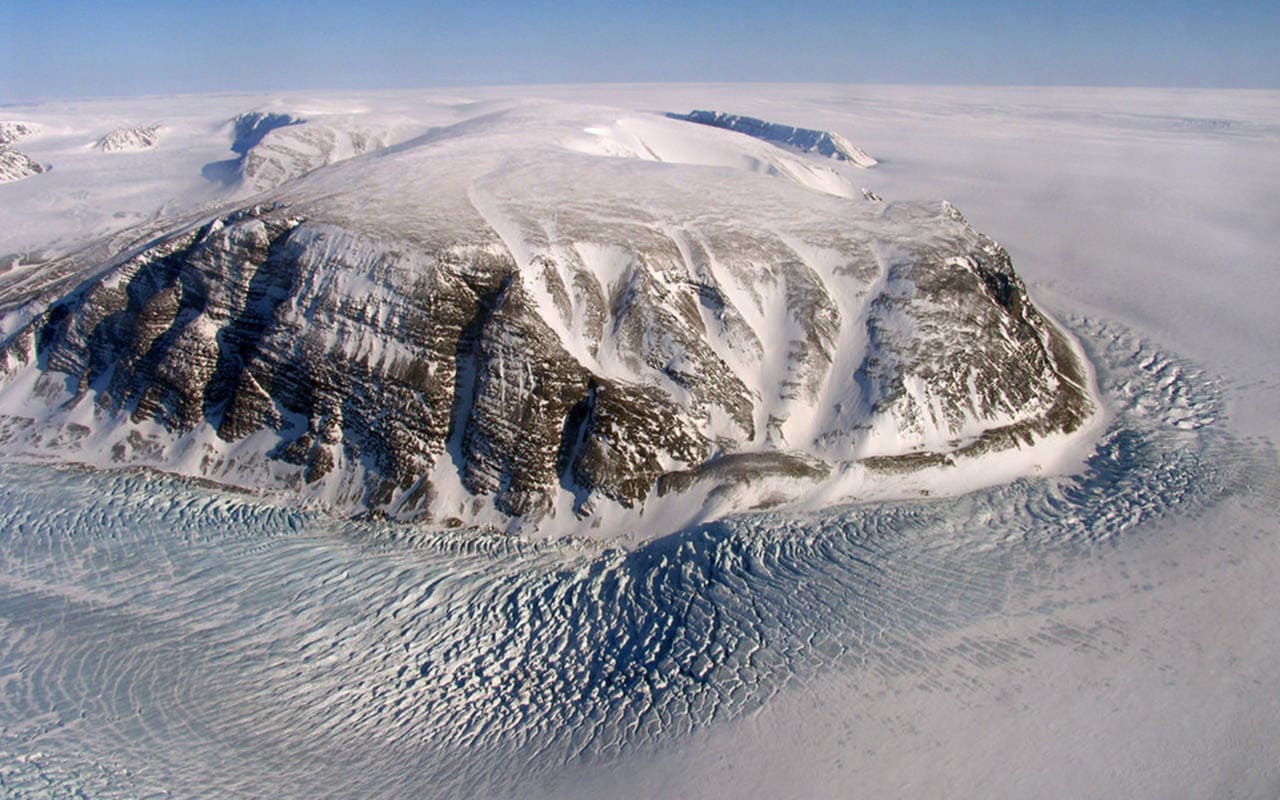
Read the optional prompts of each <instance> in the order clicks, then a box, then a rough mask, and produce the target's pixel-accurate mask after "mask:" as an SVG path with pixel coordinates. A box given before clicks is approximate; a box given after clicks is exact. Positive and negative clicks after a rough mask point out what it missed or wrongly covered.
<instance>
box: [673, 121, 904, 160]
mask: <svg viewBox="0 0 1280 800" xmlns="http://www.w3.org/2000/svg"><path fill="white" fill-rule="evenodd" d="M667 116H669V117H671V118H672V119H681V120H685V121H687V122H696V123H698V124H699V125H710V126H712V127H715V128H724V129H725V130H730V131H736V132H737V133H742V134H746V135H747V136H753V137H755V138H757V139H763V140H764V141H766V142H772V143H774V144H779V145H784V146H787V147H794V148H795V149H797V150H800V151H802V152H805V153H817V154H818V155H823V156H826V157H827V158H834V159H836V160H837V161H850V162H852V163H854V164H857V165H858V166H859V167H874V166H875V165H876V164H877V163H879V162H877V161H876V160H875V159H874V158H872V157H871V156H869V155H867V154H866V153H865V152H864V151H863V150H862V149H861V148H859V147H858V146H857V145H855V144H854V143H853V142H851V141H849V140H848V139H846V138H844V137H843V136H841V135H840V134H838V133H831V132H830V131H819V130H813V129H811V128H795V127H792V126H790V125H780V124H778V123H776V122H765V121H764V120H762V119H756V118H755V117H743V116H739V115H737V114H726V113H724V112H721V111H690V112H689V113H688V114H668V115H667Z"/></svg>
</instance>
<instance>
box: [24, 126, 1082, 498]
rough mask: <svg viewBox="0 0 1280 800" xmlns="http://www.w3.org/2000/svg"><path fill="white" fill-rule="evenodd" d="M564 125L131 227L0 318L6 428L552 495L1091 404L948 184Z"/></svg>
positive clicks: (1068, 414) (44, 443) (913, 449)
mask: <svg viewBox="0 0 1280 800" xmlns="http://www.w3.org/2000/svg"><path fill="white" fill-rule="evenodd" d="M556 122H557V125H550V126H549V130H550V131H551V132H552V133H555V132H557V131H559V129H560V128H559V127H558V122H559V121H558V120H557V121H556ZM545 124H546V123H545V121H544V120H543V118H542V117H534V118H533V119H532V120H530V119H520V118H515V119H507V120H505V121H504V122H503V123H501V124H500V125H497V126H496V131H495V130H494V129H493V128H481V129H480V132H479V133H477V132H476V130H475V128H474V127H467V128H462V129H460V130H458V131H456V132H454V133H453V135H440V136H436V137H432V138H430V139H429V140H427V141H424V143H423V144H422V145H421V146H420V147H416V148H406V149H404V150H403V151H401V152H399V153H396V154H393V155H391V156H387V157H382V158H377V159H374V160H372V161H368V160H365V161H364V163H360V164H345V165H340V166H337V167H334V168H331V169H329V170H325V171H324V173H323V174H320V173H317V174H316V175H315V176H313V178H308V179H305V180H303V181H300V182H297V185H296V187H295V188H290V189H288V190H287V191H282V192H278V193H277V194H276V196H275V199H274V200H273V201H272V202H270V203H266V204H261V205H256V206H252V207H249V208H246V209H245V210H243V211H239V212H236V213H234V214H230V215H226V216H222V217H220V218H218V219H214V220H212V221H208V222H206V223H203V224H201V225H199V226H197V227H193V228H189V229H185V230H180V231H178V232H176V233H174V234H172V235H170V236H168V237H167V238H164V239H162V240H161V241H158V242H156V243H153V244H151V245H149V246H147V247H144V248H143V249H142V250H140V251H138V252H135V253H131V254H128V255H127V256H126V257H123V258H122V259H120V260H119V261H118V262H117V263H116V264H115V265H114V266H111V267H110V268H109V269H108V270H106V271H105V272H101V273H100V274H99V275H98V276H97V277H96V278H94V279H93V280H91V281H88V282H86V283H84V284H83V285H82V286H81V288H80V289H78V290H76V291H74V292H71V293H70V294H67V295H65V296H62V297H60V298H57V299H54V300H53V301H52V302H51V303H50V304H49V306H48V309H47V310H46V311H44V312H43V313H41V314H39V315H38V316H37V317H36V318H35V319H34V320H33V321H32V322H31V323H30V324H28V325H26V326H25V327H24V328H22V329H21V330H19V331H17V332H16V333H14V334H13V335H11V336H9V337H8V338H7V339H6V340H4V343H3V347H2V349H0V396H3V397H4V398H5V403H6V407H7V408H9V409H10V411H9V413H8V414H7V415H5V416H2V417H0V442H3V441H5V440H7V442H8V444H7V445H5V446H7V447H9V448H10V449H27V450H30V449H32V448H54V449H56V448H57V447H66V448H68V449H71V450H74V451H76V452H81V453H85V452H88V453H98V454H99V456H101V458H102V460H104V461H106V462H107V463H118V464H150V465H154V466H160V467H162V468H165V469H171V470H176V471H180V472H184V473H187V474H193V475H199V476H202V477H205V478H211V479H213V480H216V481H220V482H224V483H229V484H234V485H240V486H248V487H255V488H263V487H265V488H273V487H274V488H277V489H282V490H287V491H291V492H295V493H297V494H298V495H299V496H301V497H304V498H312V499H313V500H316V501H318V502H320V503H322V504H324V505H325V506H327V507H330V508H334V509H339V510H361V509H363V510H376V511H382V512H386V513H391V514H395V515H399V516H403V517H411V518H417V517H426V518H429V519H435V520H438V521H443V520H446V519H452V518H454V517H457V518H460V519H480V518H485V517H484V514H487V513H490V511H491V512H493V513H496V514H497V515H499V516H500V517H522V518H525V519H528V520H537V519H545V518H550V517H554V516H556V515H559V516H560V518H562V519H563V518H565V517H566V516H568V517H569V518H570V519H572V518H573V516H574V515H577V516H581V517H590V516H591V515H594V514H598V513H600V512H601V511H602V510H603V509H605V508H606V507H614V508H621V509H633V510H635V511H637V512H638V511H639V510H640V509H642V508H643V507H644V506H645V504H646V503H647V502H650V501H651V500H652V498H654V497H656V496H659V495H661V496H672V495H678V494H679V493H680V492H683V491H688V490H690V489H691V488H696V487H697V486H700V485H705V484H706V483H707V482H712V483H717V484H735V485H736V484H744V483H745V484H750V483H751V482H752V481H755V480H759V479H761V478H762V476H764V477H771V478H777V479H779V480H784V481H791V482H800V483H805V482H808V483H809V484H813V483H814V482H820V481H822V480H825V479H826V478H827V476H829V475H834V474H837V473H841V472H843V473H847V472H848V471H849V469H850V468H855V469H861V468H862V467H865V468H867V469H869V470H872V471H881V472H884V471H892V470H902V469H911V468H913V467H914V466H915V465H919V464H934V463H943V462H946V461H947V460H949V459H953V458H962V457H965V456H973V455H977V454H979V453H982V452H985V451H987V450H991V449H1001V448H1007V447H1013V446H1018V445H1019V444H1021V443H1027V442H1031V441H1034V440H1035V439H1037V438H1039V437H1041V436H1043V435H1046V434H1049V433H1057V432H1069V431H1072V430H1075V429H1076V428H1077V427H1078V426H1079V425H1080V424H1081V422H1082V420H1083V419H1085V418H1086V417H1087V416H1088V415H1089V414H1090V413H1091V410H1092V409H1091V405H1090V402H1089V399H1088V395H1087V392H1086V390H1085V388H1084V384H1085V377H1084V372H1083V368H1082V365H1081V364H1080V363H1079V361H1078V359H1077V357H1076V356H1075V354H1074V353H1073V352H1072V350H1071V348H1070V347H1069V346H1068V345H1067V343H1066V341H1065V339H1063V338H1062V336H1061V334H1060V333H1059V332H1058V331H1057V330H1056V329H1055V328H1054V326H1053V325H1052V324H1051V323H1049V322H1048V321H1047V320H1046V319H1045V318H1044V317H1043V316H1041V315H1040V314H1039V312H1038V311H1036V309H1035V308H1034V306H1032V305H1031V303H1030V301H1029V300H1028V298H1027V296H1026V292H1025V289H1024V287H1023V285H1022V283H1021V281H1019V280H1018V278H1017V276H1016V275H1015V274H1014V272H1013V270H1012V267H1011V265H1010V263H1009V259H1008V256H1007V254H1006V253H1005V252H1004V251H1003V250H1002V249H1000V248H999V247H998V246H997V245H996V244H995V243H994V242H992V241H991V240H990V239H988V238H986V237H985V236H982V235H980V234H978V233H975V232H974V231H973V230H971V229H970V228H969V227H968V225H967V224H966V223H965V222H964V221H963V219H961V218H960V217H959V214H958V213H956V212H955V211H954V209H951V207H950V206H948V205H946V204H929V205H911V204H889V205H886V204H883V203H878V202H874V203H873V202H867V201H865V200H846V199H843V198H837V197H831V196H829V195H824V194H820V193H817V192H813V191H811V190H808V189H804V188H801V187H799V186H796V185H793V184H788V183H786V182H784V181H781V180H778V179H776V178H768V177H761V176H758V175H750V174H741V175H740V174H739V173H735V172H731V171H723V172H722V171H712V172H705V171H702V170H701V169H700V168H695V169H686V168H681V167H672V166H670V165H662V164H658V165H654V164H652V163H648V162H639V161H628V160H626V159H617V158H610V159H602V158H598V157H589V156H584V155H582V154H579V153H569V152H566V151H564V150H563V149H559V148H558V146H557V145H556V144H555V142H556V136H555V135H553V136H550V137H547V136H543V135H542V133H543V132H544V128H543V127H540V126H542V125H545ZM667 124H671V125H675V126H679V125H680V124H681V123H677V122H670V123H667ZM298 127H299V129H301V127H302V126H298ZM279 132H280V131H279V130H276V131H274V132H273V133H272V134H271V135H276V134H277V133H279ZM557 135H558V134H557ZM504 137H505V138H504ZM264 141H265V139H264ZM530 142H533V143H536V146H535V144H531V143H530ZM260 146H262V145H261V143H260V144H258V145H254V146H253V147H251V148H250V152H252V151H253V150H255V149H256V148H257V147H260ZM520 148H524V150H523V151H521V150H520ZM512 152H519V153H520V157H519V158H513V157H512ZM708 179H710V180H712V181H713V182H712V183H708V182H707V180H708ZM397 190H399V191H397ZM11 299H12V298H5V297H0V301H6V300H11ZM13 397H20V398H26V399H23V400H22V403H23V404H24V405H23V409H24V411H22V412H18V413H15V412H14V411H13V410H12V409H13V408H14V407H15V405H14V404H13V403H9V402H8V400H9V399H11V398H13ZM32 398H34V400H32ZM29 401H30V402H31V403H32V404H33V405H27V403H28V402H29ZM36 401H39V402H40V403H44V404H45V405H46V406H47V407H48V409H49V410H48V411H47V412H41V413H39V414H36V413H33V412H30V411H29V410H27V409H29V408H32V407H34V404H38V403H37V402H36ZM93 420H96V422H93V425H94V429H95V433H94V434H93V435H92V436H84V435H72V434H69V433H68V431H69V430H70V425H72V424H75V425H79V426H80V427H81V428H84V427H85V424H86V423H88V422H91V421H93ZM86 430H87V428H86ZM71 440H74V442H73V443H72V444H66V443H67V442H68V441H71ZM55 445H56V446H55ZM788 485H790V484H788ZM781 499H782V500H785V499H786V498H785V497H782V498H781ZM755 504H758V503H756V502H754V501H753V503H752V504H751V505H755ZM747 507H750V505H749V506H747ZM485 509H488V511H486V510H485Z"/></svg>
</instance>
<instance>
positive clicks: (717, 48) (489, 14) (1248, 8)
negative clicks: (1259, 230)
mask: <svg viewBox="0 0 1280 800" xmlns="http://www.w3.org/2000/svg"><path fill="white" fill-rule="evenodd" d="M7 16H8V23H9V24H7V25H6V26H5V32H4V33H0V45H2V46H0V103H15V102H26V101H33V100H50V99H72V98H92V97H111V96H136V95H157V94H200V93H215V92H216V93H226V92H232V93H234V92H261V91H315V90H323V89H333V90H378V89H411V88H422V89H429V88H450V87H476V86H538V85H557V84H577V83H587V84H610V83H766V82H767V83H836V84H911V85H940V86H1080V87H1095V86H1109V87H1124V88H1128V87H1133V88H1142V87H1153V88H1155V87H1159V88H1181V89H1207V88H1222V89H1274V88H1280V59H1277V58H1276V57H1275V56H1274V54H1273V51H1272V43H1273V42H1274V41H1276V40H1277V39H1278V38H1280V8H1277V7H1275V6H1274V5H1272V4H1264V3H1242V4H1235V5H1233V6H1231V7H1218V6H1215V5H1212V4H1209V3H1204V2H1179V3H1174V4H1170V5H1165V6H1162V7H1160V8H1158V9H1157V8H1151V7H1146V6H1133V7H1125V6H1119V7H1117V6H1113V5H1108V4H1103V3H1087V4H1084V5H1082V6H1079V7H1076V8H1073V9H1071V10H1070V12H1067V11H1063V10H1054V9H1050V8H1035V9H1030V10H1028V9H1026V8H1024V7H1022V6H1019V5H1017V4H1013V3H1008V2H985V3H982V4H979V5H972V4H962V3H954V2H932V3H924V4H914V5H910V6H906V7H899V8H894V9H855V8H850V7H846V6H842V5H839V4H834V3H824V4H818V5H813V6H810V7H808V8H807V10H806V13H804V14H795V13H790V14H783V13H779V11H778V10H777V8H776V7H775V6H772V5H770V4H766V3H762V2H756V1H755V0H752V1H751V2H746V3H741V4H735V5H733V6H729V5H727V4H723V3H715V2H702V3H692V4H687V3H686V4H680V5H677V4H674V3H666V2H663V3H658V4H650V5H648V6H645V7H643V8H641V7H638V6H634V5H625V4H616V3H602V4H588V3H581V2H572V3H568V4H558V5H557V6H556V7H555V8H540V7H530V6H527V5H524V4H516V3H511V2H506V1H505V0H503V2H497V3H490V4H485V5H483V6H467V7H457V6H453V7H422V6H420V5H418V4H413V3H409V2H405V1H404V0H379V1H378V2H374V3H372V4H369V5H367V6H366V7H365V8H363V9H362V10H360V11H358V12H357V11H356V10H354V9H352V8H349V7H347V6H345V5H344V4H341V3H332V2H320V3H300V2H296V0H287V2H282V3H276V4H274V5H273V6H272V7H270V8H268V9H263V8H258V7H256V6H254V5H253V4H250V3H247V2H244V1H243V0H230V2H227V3H223V4H220V5H219V6H217V7H216V8H214V7H208V8H197V9H192V8H187V7H183V6H179V5H178V4H176V3H172V2H167V1H166V0H159V1H157V2H132V3H128V4H125V5H122V6H117V7H111V8H108V7H102V6H98V5H95V4H91V3H87V2H82V1H81V0H54V2H51V3H44V4H35V3H26V2H23V3H17V4H14V6H13V7H12V8H11V9H10V10H9V13H8V14H7Z"/></svg>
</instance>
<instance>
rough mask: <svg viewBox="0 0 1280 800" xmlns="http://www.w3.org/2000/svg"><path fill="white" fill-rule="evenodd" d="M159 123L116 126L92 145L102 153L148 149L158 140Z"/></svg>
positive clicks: (132, 151)
mask: <svg viewBox="0 0 1280 800" xmlns="http://www.w3.org/2000/svg"><path fill="white" fill-rule="evenodd" d="M160 130H161V126H160V125H147V126H145V127H133V128H116V129H115V130H113V131H111V132H110V133H108V134H106V135H104V136H103V137H102V138H101V139H99V140H98V142H97V144H95V145H94V147H96V148H98V149H99V150H101V151H102V152H104V153H134V152H138V151H139V150H150V149H151V148H153V147H155V146H156V143H157V142H159V141H160Z"/></svg>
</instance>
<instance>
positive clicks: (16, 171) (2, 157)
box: [0, 122, 46, 183]
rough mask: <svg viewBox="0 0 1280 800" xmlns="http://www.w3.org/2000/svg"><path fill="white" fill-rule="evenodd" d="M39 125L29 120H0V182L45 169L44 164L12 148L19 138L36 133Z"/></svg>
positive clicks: (25, 176)
mask: <svg viewBox="0 0 1280 800" xmlns="http://www.w3.org/2000/svg"><path fill="white" fill-rule="evenodd" d="M38 130H39V126H37V125H33V124H31V123H29V122H0V183H12V182H13V181H20V180H22V179H23V178H30V177H31V176H33V175H39V174H40V173H42V172H44V171H45V169H46V168H45V167H44V165H42V164H40V163H39V162H37V161H36V160H35V159H33V158H31V157H30V156H28V155H26V154H25V153H20V152H18V151H17V150H15V149H13V148H12V145H13V144H14V143H15V142H17V141H18V140H19V139H23V138H25V137H27V136H30V135H31V134H33V133H36V132H37V131H38Z"/></svg>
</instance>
